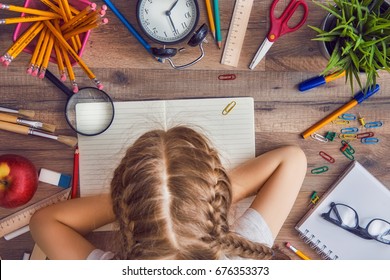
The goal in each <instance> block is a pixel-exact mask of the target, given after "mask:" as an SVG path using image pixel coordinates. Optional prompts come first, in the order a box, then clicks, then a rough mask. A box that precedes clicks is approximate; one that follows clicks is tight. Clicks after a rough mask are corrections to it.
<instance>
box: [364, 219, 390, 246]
mask: <svg viewBox="0 0 390 280" xmlns="http://www.w3.org/2000/svg"><path fill="white" fill-rule="evenodd" d="M367 231H368V233H369V234H370V235H371V236H372V237H374V238H375V239H378V240H379V241H381V242H383V243H387V244H390V223H388V222H386V221H383V220H379V219H374V220H372V221H371V222H370V224H369V225H368V228H367Z"/></svg>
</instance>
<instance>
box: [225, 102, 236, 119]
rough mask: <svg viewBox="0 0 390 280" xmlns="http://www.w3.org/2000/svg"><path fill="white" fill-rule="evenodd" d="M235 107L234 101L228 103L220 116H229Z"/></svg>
mask: <svg viewBox="0 0 390 280" xmlns="http://www.w3.org/2000/svg"><path fill="white" fill-rule="evenodd" d="M236 105H237V102H236V101H232V102H230V103H229V104H228V105H227V106H226V107H225V109H223V111H222V115H224V116H226V115H227V114H229V113H230V111H231V110H233V108H234V107H235V106H236Z"/></svg>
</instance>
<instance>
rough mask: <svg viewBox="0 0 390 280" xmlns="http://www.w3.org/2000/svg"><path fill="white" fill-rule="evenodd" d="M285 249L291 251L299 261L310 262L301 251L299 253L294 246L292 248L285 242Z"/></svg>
mask: <svg viewBox="0 0 390 280" xmlns="http://www.w3.org/2000/svg"><path fill="white" fill-rule="evenodd" d="M286 247H287V248H289V249H290V250H291V251H293V252H294V253H295V254H296V255H297V256H299V257H300V258H301V259H303V260H310V258H309V257H307V256H306V255H305V254H304V253H302V252H301V251H299V250H298V249H297V248H295V247H294V246H292V245H291V244H290V242H287V243H286Z"/></svg>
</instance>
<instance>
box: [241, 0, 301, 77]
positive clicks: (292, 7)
mask: <svg viewBox="0 0 390 280" xmlns="http://www.w3.org/2000/svg"><path fill="white" fill-rule="evenodd" d="M278 2H279V0H274V1H273V2H272V5H271V10H270V13H269V14H270V17H271V29H270V31H269V32H268V35H267V37H266V38H265V39H264V41H263V43H262V44H261V46H260V47H259V49H258V50H257V53H256V55H255V56H254V58H253V60H252V62H251V64H250V65H249V68H250V69H252V70H253V69H254V68H255V67H256V65H257V64H259V62H260V61H261V60H262V59H263V57H264V56H265V54H266V53H267V52H268V51H269V49H270V48H271V46H272V45H273V43H274V42H275V41H276V39H278V38H279V37H280V36H282V35H284V34H287V33H290V32H293V31H296V30H298V29H299V28H300V27H301V26H302V25H303V24H304V23H305V21H306V19H307V16H308V13H309V8H308V6H307V4H306V2H305V1H304V0H291V1H290V3H289V4H288V6H287V7H286V9H285V10H284V11H283V13H282V14H281V15H280V17H278V18H277V17H275V7H276V4H278ZM299 6H302V7H303V10H304V12H303V16H302V18H301V21H300V22H298V24H297V25H295V26H294V27H289V26H288V21H289V20H290V19H291V17H292V16H293V14H294V13H295V11H296V10H297V9H298V7H299Z"/></svg>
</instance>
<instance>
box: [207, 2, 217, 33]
mask: <svg viewBox="0 0 390 280" xmlns="http://www.w3.org/2000/svg"><path fill="white" fill-rule="evenodd" d="M205 2H206V10H207V16H208V18H209V24H210V32H211V34H213V37H214V39H215V22H214V15H213V10H212V8H211V3H210V0H205Z"/></svg>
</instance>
